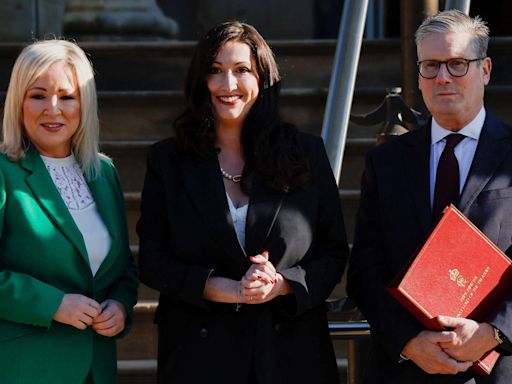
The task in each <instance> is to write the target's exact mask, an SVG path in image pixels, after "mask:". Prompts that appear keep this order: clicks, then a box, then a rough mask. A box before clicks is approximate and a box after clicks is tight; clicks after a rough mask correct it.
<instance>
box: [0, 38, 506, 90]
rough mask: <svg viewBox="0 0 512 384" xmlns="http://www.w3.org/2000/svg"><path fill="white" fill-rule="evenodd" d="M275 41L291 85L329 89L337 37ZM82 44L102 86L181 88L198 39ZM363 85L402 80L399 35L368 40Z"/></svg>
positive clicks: (496, 47)
mask: <svg viewBox="0 0 512 384" xmlns="http://www.w3.org/2000/svg"><path fill="white" fill-rule="evenodd" d="M269 43H270V45H271V46H272V49H273V50H274V52H275V55H276V58H277V61H278V64H279V66H280V70H281V73H282V75H283V83H284V84H285V86H286V87H299V88H325V87H328V85H329V80H330V72H331V68H332V61H333V57H334V52H335V49H336V40H274V41H270V42H269ZM23 46H24V44H22V43H1V44H0V90H5V89H6V88H7V83H8V80H9V77H10V73H11V68H12V65H13V63H14V60H15V57H16V56H17V55H18V53H19V51H20V50H21V49H22V48H23ZM81 46H82V47H83V48H84V50H85V51H86V52H87V53H88V54H89V56H90V58H91V60H92V62H93V64H94V67H95V72H96V80H97V84H98V89H100V90H181V89H182V88H183V82H184V79H185V73H186V70H187V67H188V65H189V61H190V57H191V56H192V52H193V49H194V46H195V42H180V41H174V42H87V43H85V42H84V43H82V44H81ZM511 46H512V38H511V37H494V38H491V41H490V44H489V56H490V57H491V58H493V74H492V77H493V81H492V83H493V84H497V85H498V84H501V85H505V84H512V74H511V72H510V70H509V65H508V63H510V62H511V61H512V49H510V47H511ZM312 69H313V70H312ZM357 84H358V86H381V87H383V88H386V87H390V86H396V85H399V84H401V63H400V40H399V39H383V40H365V41H363V45H362V50H361V57H360V60H359V68H358V74H357Z"/></svg>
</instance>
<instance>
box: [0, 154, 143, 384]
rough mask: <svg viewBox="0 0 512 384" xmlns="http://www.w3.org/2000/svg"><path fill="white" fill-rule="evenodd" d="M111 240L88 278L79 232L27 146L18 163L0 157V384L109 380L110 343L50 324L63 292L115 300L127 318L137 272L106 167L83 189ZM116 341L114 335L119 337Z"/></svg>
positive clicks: (119, 199) (117, 189) (112, 365)
mask: <svg viewBox="0 0 512 384" xmlns="http://www.w3.org/2000/svg"><path fill="white" fill-rule="evenodd" d="M89 189H90V191H91V193H92V195H93V197H94V200H95V202H96V206H97V208H98V211H99V213H100V215H101V217H102V218H103V220H104V222H105V225H106V226H107V228H108V230H109V232H110V235H111V237H112V246H111V249H110V252H109V254H108V255H107V257H106V258H105V260H104V261H103V263H102V264H101V267H100V269H99V270H98V272H97V273H96V275H95V276H94V277H93V275H92V272H91V269H90V266H89V259H88V256H87V251H86V248H85V244H84V241H83V238H82V235H81V233H80V231H79V230H78V228H77V226H76V224H75V222H74V221H73V218H72V217H71V215H70V213H69V211H68V209H67V207H66V205H65V204H64V201H63V200H62V198H61V196H60V195H59V192H58V191H57V188H56V187H55V185H54V184H53V181H52V179H51V176H50V174H49V173H48V171H47V169H46V167H45V165H44V163H43V161H42V160H41V158H40V156H39V154H38V152H37V151H36V150H35V149H34V148H33V147H31V148H30V149H29V150H28V153H27V155H26V156H25V157H24V158H23V159H21V160H19V161H16V162H15V161H11V160H9V159H8V158H7V157H6V156H5V155H1V154H0V383H2V384H11V383H12V384H14V383H16V384H34V383H38V384H46V383H47V384H59V383H62V384H75V383H76V384H82V383H84V381H85V379H86V377H87V375H88V373H89V371H90V370H91V369H92V375H93V378H94V383H95V384H97V383H109V384H110V383H115V382H116V345H115V340H114V339H113V338H108V337H104V336H100V335H98V334H97V333H96V332H94V331H93V330H92V329H91V328H90V327H89V328H87V329H86V330H85V331H80V330H78V329H76V328H74V327H72V326H69V325H64V324H61V323H57V322H55V321H53V320H52V318H53V315H54V314H55V312H56V310H57V308H58V307H59V305H60V303H61V300H62V298H63V296H64V294H65V293H80V294H83V295H86V296H88V297H90V298H93V299H94V300H96V301H98V302H100V303H101V302H102V301H104V300H105V299H108V298H110V299H115V300H117V301H119V302H121V303H122V304H123V305H124V306H125V308H126V312H127V314H128V318H127V327H126V329H125V331H124V332H123V334H124V333H126V332H127V331H128V330H129V328H130V326H131V322H132V315H133V312H132V308H133V306H134V305H135V303H136V301H137V284H138V280H137V268H136V266H135V264H134V262H133V259H132V256H131V253H130V249H129V243H128V232H127V223H126V215H125V207H124V200H123V195H122V191H121V186H120V182H119V176H118V173H117V171H116V169H115V167H114V165H113V164H112V162H111V161H110V160H108V159H106V158H102V159H101V175H100V177H98V178H97V179H96V180H94V181H92V182H90V183H89ZM121 336H122V335H121Z"/></svg>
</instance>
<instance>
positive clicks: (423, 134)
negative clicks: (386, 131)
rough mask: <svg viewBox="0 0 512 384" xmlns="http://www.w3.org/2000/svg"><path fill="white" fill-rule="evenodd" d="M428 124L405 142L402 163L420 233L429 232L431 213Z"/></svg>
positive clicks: (410, 135)
mask: <svg viewBox="0 0 512 384" xmlns="http://www.w3.org/2000/svg"><path fill="white" fill-rule="evenodd" d="M430 136H431V135H430V123H428V124H426V125H424V126H422V127H420V128H419V129H418V130H417V131H414V132H411V133H410V134H409V136H408V137H407V139H408V140H407V141H405V150H404V153H403V156H404V158H403V163H404V165H405V173H406V178H407V184H408V186H409V195H410V196H411V197H412V199H413V201H414V207H415V210H416V213H417V217H418V221H419V224H420V228H421V231H422V233H427V232H428V231H429V230H430V226H431V222H432V211H431V207H430V144H431V138H430Z"/></svg>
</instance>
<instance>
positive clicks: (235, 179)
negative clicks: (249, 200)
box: [220, 167, 242, 183]
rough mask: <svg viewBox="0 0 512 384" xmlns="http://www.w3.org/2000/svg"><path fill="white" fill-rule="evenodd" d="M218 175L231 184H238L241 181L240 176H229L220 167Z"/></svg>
mask: <svg viewBox="0 0 512 384" xmlns="http://www.w3.org/2000/svg"><path fill="white" fill-rule="evenodd" d="M220 173H222V176H223V177H224V178H225V179H228V180H230V181H232V182H233V183H239V182H240V181H241V180H242V175H231V174H229V173H227V172H226V171H225V170H224V168H222V167H220Z"/></svg>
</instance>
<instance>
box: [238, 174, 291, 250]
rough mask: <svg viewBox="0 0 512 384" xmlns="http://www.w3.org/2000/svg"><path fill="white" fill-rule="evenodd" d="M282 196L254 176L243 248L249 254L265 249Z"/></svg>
mask: <svg viewBox="0 0 512 384" xmlns="http://www.w3.org/2000/svg"><path fill="white" fill-rule="evenodd" d="M284 196H285V194H284V193H280V192H276V191H272V190H270V189H268V188H267V187H265V186H264V185H263V183H262V182H261V181H260V180H259V179H258V178H257V177H255V179H254V181H253V187H252V190H251V200H250V203H249V210H248V212H247V222H246V225H245V248H246V250H247V253H248V254H249V255H251V256H252V255H256V254H258V253H261V252H263V251H264V250H265V245H266V244H265V243H266V242H267V240H268V237H269V235H270V232H271V230H272V228H273V226H274V223H275V221H276V218H277V215H278V214H279V211H280V209H281V206H282V204H283V200H284Z"/></svg>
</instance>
